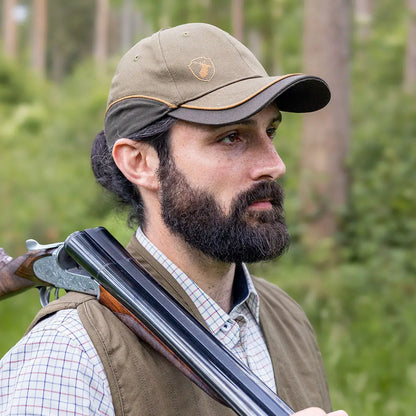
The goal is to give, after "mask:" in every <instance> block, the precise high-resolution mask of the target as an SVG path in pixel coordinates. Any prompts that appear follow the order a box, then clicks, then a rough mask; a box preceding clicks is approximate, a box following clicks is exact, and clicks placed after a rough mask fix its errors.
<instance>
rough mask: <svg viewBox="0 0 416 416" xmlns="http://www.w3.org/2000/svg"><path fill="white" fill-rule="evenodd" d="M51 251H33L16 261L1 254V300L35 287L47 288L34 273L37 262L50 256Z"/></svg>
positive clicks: (2, 251)
mask: <svg viewBox="0 0 416 416" xmlns="http://www.w3.org/2000/svg"><path fill="white" fill-rule="evenodd" d="M50 252H51V250H50V249H48V250H38V251H31V252H29V253H26V254H24V255H23V256H19V257H17V258H15V259H12V258H11V257H9V256H8V255H7V254H6V253H5V252H4V250H1V252H0V300H1V299H5V298H7V297H10V296H13V295H17V294H19V293H21V292H23V291H25V290H27V289H30V288H32V287H35V286H46V284H45V282H43V281H42V280H39V279H38V278H37V277H36V276H35V274H34V271H33V264H34V263H35V261H37V260H39V259H41V258H42V257H46V256H49V255H50Z"/></svg>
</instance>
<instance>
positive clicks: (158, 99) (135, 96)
mask: <svg viewBox="0 0 416 416" xmlns="http://www.w3.org/2000/svg"><path fill="white" fill-rule="evenodd" d="M129 98H145V99H147V100H153V101H159V102H161V103H162V104H165V105H167V106H168V107H170V108H178V106H177V105H175V104H172V103H169V102H168V101H165V100H162V99H161V98H156V97H150V96H148V95H127V96H126V97H121V98H119V99H118V100H115V101H113V102H112V103H111V104H110V105H109V106H108V107H107V110H105V114H107V113H108V110H110V108H111V107H112V106H113V105H114V104H117V103H119V102H121V101H124V100H128V99H129Z"/></svg>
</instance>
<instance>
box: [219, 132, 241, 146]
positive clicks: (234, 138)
mask: <svg viewBox="0 0 416 416" xmlns="http://www.w3.org/2000/svg"><path fill="white" fill-rule="evenodd" d="M220 141H221V142H222V143H225V144H234V143H237V142H238V141H240V137H239V136H238V134H237V133H230V134H227V136H224V137H223V138H222V139H221V140H220Z"/></svg>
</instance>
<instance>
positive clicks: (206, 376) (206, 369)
mask: <svg viewBox="0 0 416 416" xmlns="http://www.w3.org/2000/svg"><path fill="white" fill-rule="evenodd" d="M31 241H32V242H31V243H29V244H28V248H30V251H29V252H28V253H27V254H25V255H24V256H21V257H18V258H16V259H14V260H12V261H9V262H6V261H4V263H6V264H5V265H4V266H3V267H2V268H0V299H1V298H2V297H5V296H10V295H12V294H15V293H19V292H21V291H22V290H25V289H27V288H29V287H33V286H35V287H40V288H42V290H41V299H42V303H43V304H45V303H47V302H48V301H49V291H50V288H51V287H55V288H62V289H65V290H67V291H70V290H72V291H78V292H83V293H88V294H91V295H93V296H96V297H97V298H98V299H99V301H100V302H101V303H102V304H104V305H105V306H107V307H108V308H109V309H111V310H112V311H113V312H114V313H116V315H117V316H118V317H119V318H120V319H121V320H122V321H123V322H124V323H125V324H126V325H127V326H128V327H129V328H130V329H131V330H132V331H133V332H134V333H135V334H136V335H137V336H138V337H139V338H141V339H143V340H145V341H146V342H148V343H150V344H151V345H152V347H153V348H155V349H156V350H158V351H159V352H160V353H161V354H162V355H164V356H165V357H166V358H167V359H168V360H169V361H171V362H172V364H174V365H175V366H176V367H177V368H179V369H180V370H181V371H182V372H184V373H185V374H186V375H187V376H188V377H189V378H190V379H191V380H192V381H194V382H195V383H196V384H197V385H198V386H199V387H201V388H203V389H204V390H205V391H206V392H207V393H208V394H210V395H211V396H212V397H214V398H216V399H217V400H219V401H221V402H222V403H223V404H225V405H227V406H229V407H230V408H232V409H233V410H234V411H235V412H236V413H237V414H238V415H241V416H288V415H291V414H293V413H294V412H293V410H292V409H291V408H290V407H289V406H288V405H287V404H286V403H284V402H283V401H282V400H281V399H280V398H279V397H278V396H277V395H276V394H274V393H273V392H272V391H271V390H270V389H269V388H268V387H267V386H266V385H265V384H263V383H262V382H261V381H260V380H259V379H258V377H257V376H255V375H254V374H253V373H252V372H251V371H250V370H249V369H248V368H247V367H246V366H244V365H243V364H242V363H240V361H238V360H237V359H236V358H235V357H234V356H233V355H232V354H231V353H230V352H229V350H228V349H226V348H225V347H224V346H223V345H222V344H221V343H220V342H219V341H218V340H217V339H216V338H215V337H214V336H213V335H212V334H211V333H210V332H209V331H208V330H207V329H206V328H205V327H204V326H203V325H201V324H200V323H199V322H198V321H197V320H196V319H195V318H194V317H193V316H191V315H190V314H189V313H188V312H187V311H186V310H185V309H184V308H183V306H182V305H181V304H180V303H179V302H178V301H176V299H174V298H173V297H172V296H171V295H170V294H169V293H168V292H167V291H166V290H165V289H164V288H163V287H162V286H161V285H160V284H159V283H157V282H156V280H155V279H154V278H153V277H152V276H151V275H150V274H149V273H148V272H147V271H146V270H145V269H144V268H143V267H142V266H141V265H140V264H139V263H138V262H137V261H136V260H135V259H134V258H133V257H132V256H131V255H130V254H129V253H128V252H127V251H126V250H125V249H124V248H123V247H122V246H121V244H120V243H119V242H118V241H117V240H116V239H115V238H114V237H113V236H112V235H111V234H110V233H109V232H108V231H107V230H106V229H104V228H102V227H98V228H94V229H87V230H85V231H78V232H75V233H73V234H71V235H70V236H69V237H68V238H67V239H66V241H65V242H64V243H56V244H51V245H48V246H38V245H37V243H36V242H33V240H31ZM0 264H1V258H0Z"/></svg>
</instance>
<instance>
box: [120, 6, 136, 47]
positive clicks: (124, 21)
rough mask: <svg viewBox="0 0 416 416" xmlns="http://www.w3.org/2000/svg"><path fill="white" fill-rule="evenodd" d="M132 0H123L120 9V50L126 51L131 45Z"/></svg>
mask: <svg viewBox="0 0 416 416" xmlns="http://www.w3.org/2000/svg"><path fill="white" fill-rule="evenodd" d="M133 19H134V3H133V0H124V1H123V8H122V9H121V28H120V29H121V50H122V51H123V53H124V52H126V51H127V50H128V49H129V48H131V46H132V45H133V29H134V28H133V22H134V20H133Z"/></svg>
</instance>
